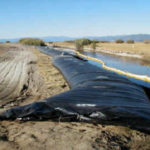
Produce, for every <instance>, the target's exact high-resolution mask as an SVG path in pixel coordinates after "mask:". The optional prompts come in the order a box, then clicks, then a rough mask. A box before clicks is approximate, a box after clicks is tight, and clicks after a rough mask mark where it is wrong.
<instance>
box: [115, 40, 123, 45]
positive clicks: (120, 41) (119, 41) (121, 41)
mask: <svg viewBox="0 0 150 150" xmlns="http://www.w3.org/2000/svg"><path fill="white" fill-rule="evenodd" d="M115 42H116V43H120V44H121V43H124V41H123V40H121V39H118V40H116V41H115Z"/></svg>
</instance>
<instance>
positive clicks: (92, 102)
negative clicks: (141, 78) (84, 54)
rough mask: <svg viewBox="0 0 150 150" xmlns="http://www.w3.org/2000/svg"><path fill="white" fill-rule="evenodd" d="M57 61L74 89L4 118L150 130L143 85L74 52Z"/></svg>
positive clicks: (13, 110) (149, 113)
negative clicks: (117, 125) (80, 122)
mask: <svg viewBox="0 0 150 150" xmlns="http://www.w3.org/2000/svg"><path fill="white" fill-rule="evenodd" d="M55 56H57V55H55ZM53 64H54V66H55V67H57V68H58V69H59V70H60V71H61V72H62V74H63V75H64V77H65V78H66V80H67V82H68V84H69V85H70V88H71V90H69V91H68V92H64V93H61V94H59V95H56V96H54V97H51V98H48V99H46V100H43V101H40V102H34V103H32V104H29V105H26V106H21V107H16V108H12V109H9V110H7V111H5V112H4V113H2V114H1V115H0V118H1V119H11V120H13V119H16V118H21V119H22V120H44V119H52V120H57V119H59V120H62V121H88V122H96V123H99V122H101V123H104V124H119V125H120V124H121V125H127V126H131V127H134V128H138V129H141V130H145V131H147V132H149V131H150V130H149V124H150V102H149V99H148V97H147V96H146V94H145V92H144V90H143V88H142V87H140V86H138V85H136V84H134V83H132V82H131V81H129V80H127V79H126V78H123V77H121V76H119V75H117V74H116V73H112V72H109V71H106V70H104V69H102V68H99V67H97V66H94V65H92V64H89V63H88V62H87V61H83V60H80V59H77V58H75V57H73V56H72V55H64V56H57V57H55V58H54V59H53Z"/></svg>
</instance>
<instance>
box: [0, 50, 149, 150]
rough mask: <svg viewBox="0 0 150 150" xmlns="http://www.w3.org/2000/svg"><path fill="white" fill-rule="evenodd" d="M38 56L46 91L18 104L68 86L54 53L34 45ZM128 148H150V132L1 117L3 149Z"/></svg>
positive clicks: (0, 149)
mask: <svg viewBox="0 0 150 150" xmlns="http://www.w3.org/2000/svg"><path fill="white" fill-rule="evenodd" d="M30 51H32V53H33V54H34V55H36V57H37V61H36V62H37V63H36V66H37V72H38V73H39V75H40V77H42V79H43V81H44V86H43V89H44V90H43V92H40V93H39V94H38V95H31V96H29V97H27V98H25V99H24V100H23V101H22V102H20V103H17V105H24V104H28V103H31V102H33V101H38V100H41V99H43V98H47V97H50V96H53V95H56V94H58V93H61V92H64V91H66V90H68V89H69V88H68V85H67V83H66V82H65V80H64V79H63V76H62V75H61V74H60V73H59V71H58V70H57V69H56V68H54V67H53V65H52V63H51V57H49V56H47V55H45V54H42V53H40V52H39V51H38V50H36V49H33V48H30ZM8 149H10V150H11V149H12V150H28V149H29V150H30V149H32V150H41V149H44V150H60V149H61V150H99V149H100V150H121V149H123V150H127V149H133V150H136V149H141V150H142V149H143V150H146V149H147V150H149V149H150V136H149V135H147V134H145V133H142V132H139V131H135V130H131V129H129V128H128V127H122V126H112V125H107V126H105V125H100V124H89V123H75V122H71V123H70V122H69V123H65V122H64V123H63V122H51V121H41V122H40V121H36V122H35V121H30V122H19V121H1V122H0V150H8Z"/></svg>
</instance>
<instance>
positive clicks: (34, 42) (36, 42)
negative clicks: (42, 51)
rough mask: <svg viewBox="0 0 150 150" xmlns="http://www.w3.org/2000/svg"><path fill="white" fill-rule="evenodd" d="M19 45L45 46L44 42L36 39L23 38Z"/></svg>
mask: <svg viewBox="0 0 150 150" xmlns="http://www.w3.org/2000/svg"><path fill="white" fill-rule="evenodd" d="M19 43H21V44H25V45H35V46H45V43H44V41H42V40H40V39H35V38H23V39H21V40H19Z"/></svg>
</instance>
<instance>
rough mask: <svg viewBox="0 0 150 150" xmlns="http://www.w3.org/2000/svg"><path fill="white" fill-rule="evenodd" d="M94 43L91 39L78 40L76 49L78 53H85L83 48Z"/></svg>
mask: <svg viewBox="0 0 150 150" xmlns="http://www.w3.org/2000/svg"><path fill="white" fill-rule="evenodd" d="M91 43H92V41H91V40H89V39H85V38H83V39H78V40H75V47H76V50H77V51H83V48H84V46H85V45H89V44H91Z"/></svg>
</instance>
